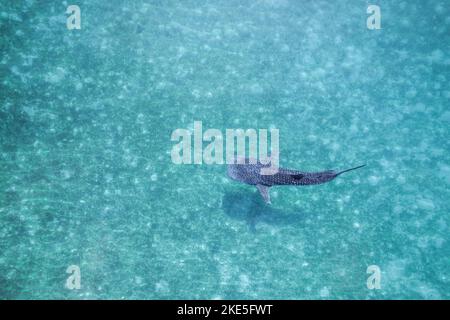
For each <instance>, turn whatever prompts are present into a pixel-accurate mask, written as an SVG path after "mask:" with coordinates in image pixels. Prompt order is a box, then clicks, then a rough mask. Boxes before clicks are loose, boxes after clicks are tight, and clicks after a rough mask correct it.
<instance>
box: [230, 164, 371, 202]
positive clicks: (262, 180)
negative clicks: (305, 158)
mask: <svg viewBox="0 0 450 320" xmlns="http://www.w3.org/2000/svg"><path fill="white" fill-rule="evenodd" d="M364 166H365V165H362V166H358V167H354V168H351V169H347V170H343V171H334V170H326V171H320V172H303V171H298V170H291V169H283V168H279V169H278V172H276V173H275V174H272V175H263V174H261V169H262V168H268V167H270V164H268V165H265V164H261V163H260V162H259V161H250V160H249V159H248V158H245V161H242V164H241V163H237V164H229V165H228V168H227V173H228V176H229V177H230V178H231V179H233V180H236V181H239V182H243V183H246V184H249V185H254V186H256V188H257V189H258V190H259V193H260V194H261V196H262V197H263V199H264V201H265V202H266V203H269V204H270V203H271V202H270V194H269V189H270V187H272V186H278V185H295V186H307V185H314V184H322V183H325V182H328V181H331V180H333V179H334V178H336V177H337V176H339V175H341V174H343V173H344V172H348V171H351V170H355V169H359V168H362V167H364Z"/></svg>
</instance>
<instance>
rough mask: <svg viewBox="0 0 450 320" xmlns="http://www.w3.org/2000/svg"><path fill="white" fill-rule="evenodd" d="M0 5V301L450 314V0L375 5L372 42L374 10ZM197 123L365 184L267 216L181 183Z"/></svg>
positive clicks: (311, 195)
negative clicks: (310, 302) (244, 134)
mask: <svg viewBox="0 0 450 320" xmlns="http://www.w3.org/2000/svg"><path fill="white" fill-rule="evenodd" d="M0 3H1V9H0V32H1V34H0V47H1V52H2V54H1V57H0V298H1V299H55V298H57V299H138V298H139V299H175V298H181V299H183V298H187V299H197V298H202V299H229V298H234V299H236V298H242V299H253V298H259V299H266V298H274V299H280V298H283V299H321V298H322V299H323V298H327V299H411V298H418V299H431V298H438V299H439V298H441V299H448V298H450V289H449V288H450V268H449V264H450V242H449V226H450V216H449V213H450V204H449V198H450V191H449V183H450V160H449V159H450V157H449V156H450V154H449V150H450V143H449V134H450V109H449V98H450V87H449V75H450V57H449V55H448V53H449V49H450V41H449V40H450V7H449V6H448V3H447V1H444V0H441V1H439V0H433V1H419V0H415V1H375V2H374V3H373V4H378V5H380V7H381V15H382V16H381V17H382V19H381V23H382V29H381V30H368V29H367V27H366V19H367V17H368V14H367V13H366V9H367V5H368V3H367V2H366V1H294V0H289V1H288V0H279V1H275V0H260V1H252V2H250V1H236V0H226V1H225V0H221V1H191V0H189V1H170V0H169V1H157V0H155V1H142V0H137V1H105V0H99V1H77V4H78V5H79V6H80V8H81V25H82V29H81V30H67V28H66V18H67V15H66V14H65V11H66V8H67V6H68V5H69V4H72V3H67V2H65V1H52V2H45V1H33V0H27V1H12V0H1V2H0ZM195 120H198V121H202V122H203V126H204V128H217V129H219V130H223V131H224V130H225V129H226V128H245V129H246V128H256V129H257V128H278V129H279V130H280V146H281V150H280V157H281V160H280V163H281V165H282V166H284V167H289V168H296V169H300V170H304V171H316V170H324V169H345V168H348V167H350V166H354V165H359V164H362V163H366V164H367V167H365V168H364V169H360V170H358V171H354V172H352V173H348V174H347V175H343V176H341V177H339V178H338V179H336V180H335V181H333V182H331V183H328V184H324V185H320V186H311V187H275V188H272V191H271V195H272V202H273V204H272V205H271V206H268V205H265V204H264V203H263V202H262V200H261V199H260V196H259V194H257V192H256V189H255V188H254V187H251V186H246V185H241V184H239V183H237V182H234V181H231V180H229V179H228V178H227V177H226V168H225V166H222V165H209V166H208V165H196V166H194V165H175V164H173V163H172V161H171V158H170V151H171V149H172V146H173V145H174V142H172V141H170V135H171V133H172V131H173V130H175V129H177V128H192V126H193V122H194V121H195ZM70 265H77V266H79V268H80V271H81V289H79V290H69V289H67V288H66V287H65V283H66V279H67V277H68V276H69V274H67V273H66V269H67V267H68V266H70ZM369 265H377V266H379V268H380V270H381V289H379V290H369V289H368V288H367V285H366V281H367V278H368V277H369V275H370V274H367V273H366V270H367V267H368V266H369Z"/></svg>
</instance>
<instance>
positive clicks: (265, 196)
mask: <svg viewBox="0 0 450 320" xmlns="http://www.w3.org/2000/svg"><path fill="white" fill-rule="evenodd" d="M256 188H258V190H259V193H260V194H261V196H262V197H263V199H264V202H265V203H268V204H272V203H271V202H270V194H269V188H270V187H268V186H264V185H262V184H257V185H256Z"/></svg>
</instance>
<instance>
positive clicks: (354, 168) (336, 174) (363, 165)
mask: <svg viewBox="0 0 450 320" xmlns="http://www.w3.org/2000/svg"><path fill="white" fill-rule="evenodd" d="M365 166H366V165H365V164H363V165H361V166H357V167H354V168H350V169H347V170H343V171H341V172H338V173H337V174H336V177H337V176H338V175H340V174H343V173H345V172H349V171H352V170H356V169H359V168H362V167H365Z"/></svg>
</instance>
